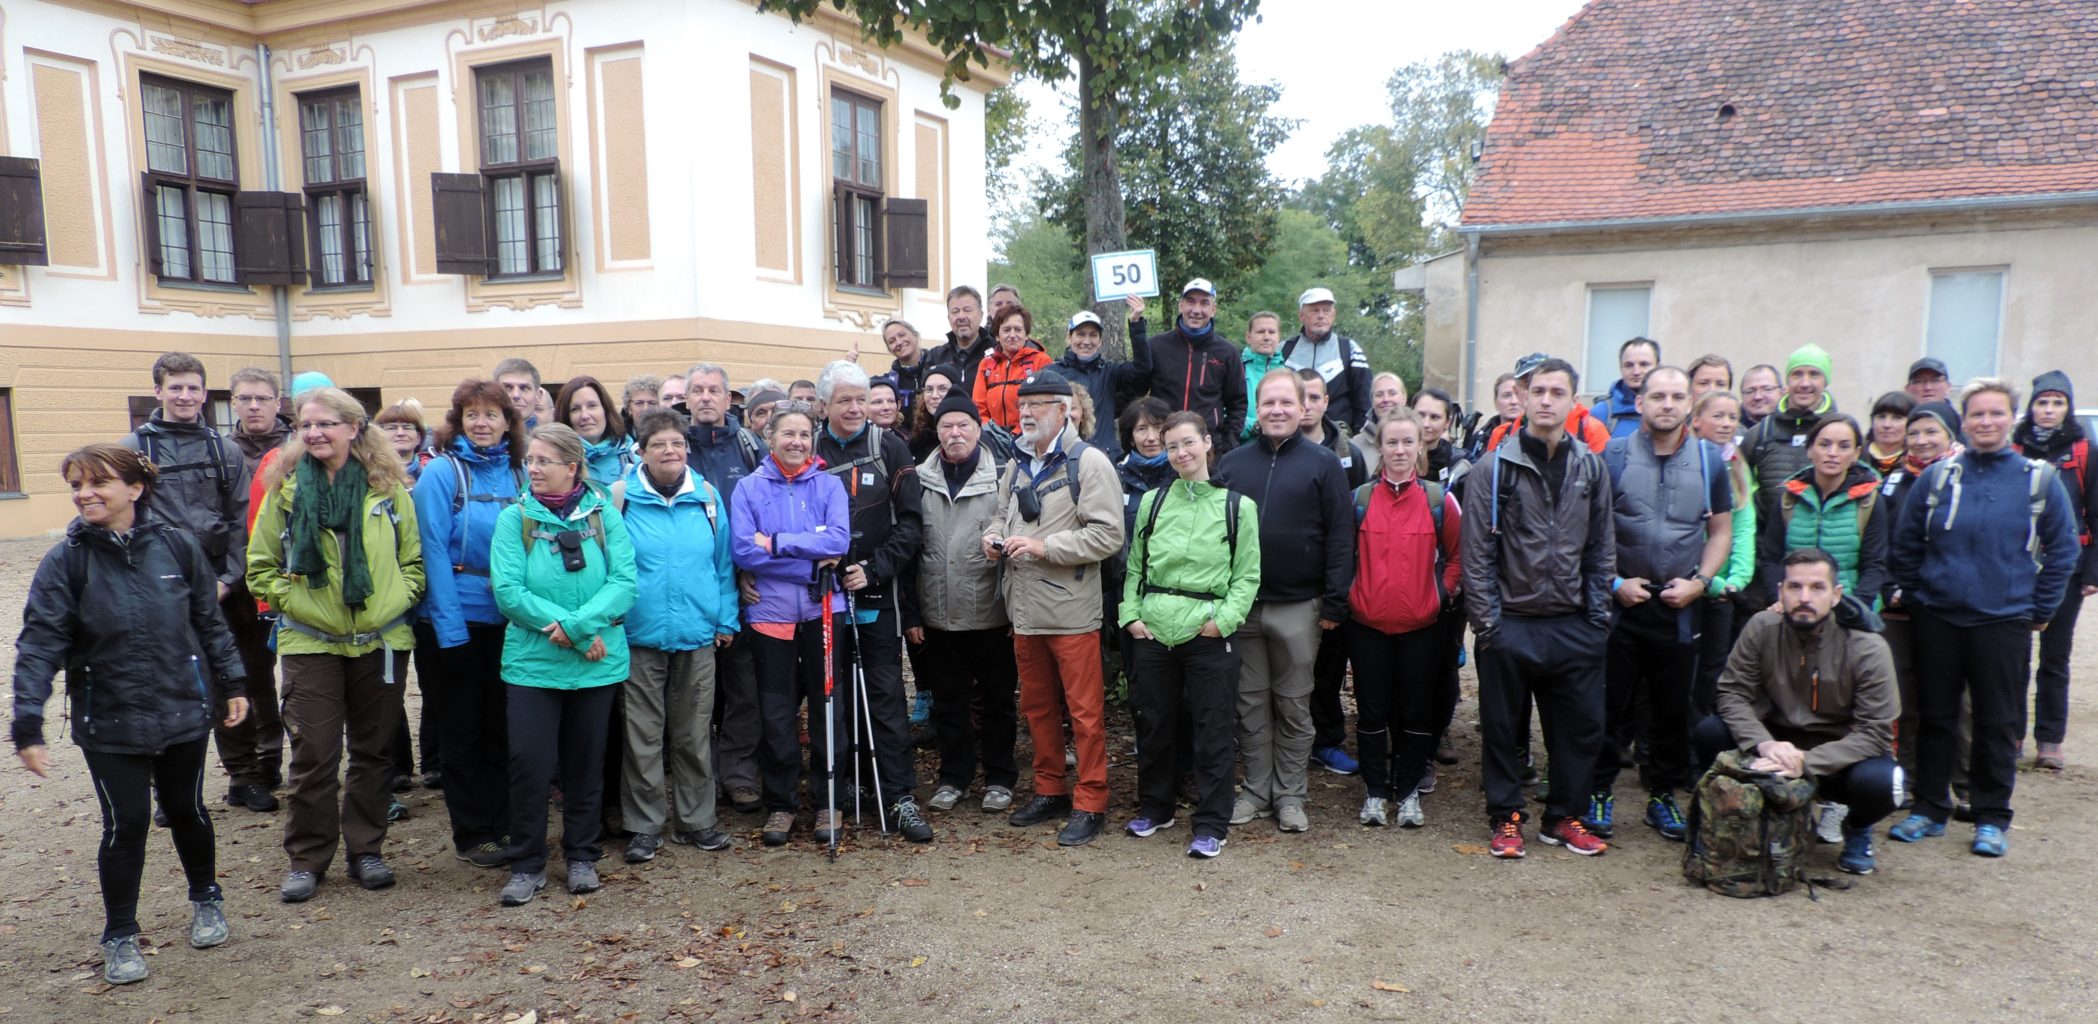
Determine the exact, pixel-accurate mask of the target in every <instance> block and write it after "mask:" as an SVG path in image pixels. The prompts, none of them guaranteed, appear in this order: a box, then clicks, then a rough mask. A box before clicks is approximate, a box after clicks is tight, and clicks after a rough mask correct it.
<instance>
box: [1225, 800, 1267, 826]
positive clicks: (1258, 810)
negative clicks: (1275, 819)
mask: <svg viewBox="0 0 2098 1024" xmlns="http://www.w3.org/2000/svg"><path fill="white" fill-rule="evenodd" d="M1274 813H1275V812H1274V811H1273V810H1270V809H1269V808H1266V807H1262V806H1260V805H1259V804H1256V803H1254V802H1253V801H1252V800H1250V799H1248V798H1246V797H1239V798H1238V799H1236V800H1233V801H1232V802H1231V823H1232V824H1233V825H1245V824H1248V823H1250V822H1252V821H1253V820H1254V819H1256V818H1265V817H1268V816H1269V815H1272V814H1274Z"/></svg>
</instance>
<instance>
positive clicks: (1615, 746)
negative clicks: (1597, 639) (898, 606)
mask: <svg viewBox="0 0 2098 1024" xmlns="http://www.w3.org/2000/svg"><path fill="white" fill-rule="evenodd" d="M1703 605H1704V602H1702V601H1698V602H1693V603H1692V604H1691V605H1690V606H1689V607H1688V608H1670V607H1668V606H1667V605H1665V604H1662V603H1661V601H1660V599H1659V598H1651V599H1649V600H1648V601H1647V602H1646V603H1645V604H1641V605H1636V606H1634V607H1631V608H1626V609H1623V612H1622V614H1620V615H1619V616H1618V618H1617V626H1616V628H1615V629H1612V630H1611V631H1610V653H1609V659H1608V663H1607V664H1608V667H1607V668H1606V669H1605V672H1604V678H1605V680H1606V682H1605V684H1604V692H1605V696H1604V700H1605V713H1604V725H1603V750H1602V754H1601V756H1600V757H1598V758H1597V760H1596V765H1595V792H1597V793H1607V792H1610V791H1611V790H1612V789H1614V788H1615V787H1616V785H1617V773H1618V772H1619V771H1621V770H1623V769H1624V768H1627V767H1629V765H1627V764H1625V762H1624V749H1625V747H1626V746H1628V745H1629V744H1631V743H1632V742H1633V741H1634V740H1637V741H1638V742H1639V745H1640V747H1641V748H1642V749H1644V750H1645V751H1646V763H1645V764H1644V765H1642V766H1640V768H1639V780H1640V782H1642V783H1643V784H1645V786H1646V791H1647V792H1649V793H1655V794H1659V793H1667V792H1670V791H1672V790H1675V789H1678V788H1681V787H1686V786H1689V785H1690V784H1691V783H1693V782H1696V781H1697V780H1696V779H1695V778H1693V777H1692V776H1691V774H1690V724H1691V723H1690V690H1691V687H1692V685H1693V683H1694V682H1695V680H1696V678H1697V645H1698V631H1699V629H1700V628H1701V625H1700V624H1701V622H1702V621H1703V618H1704V612H1703Z"/></svg>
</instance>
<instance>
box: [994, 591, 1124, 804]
mask: <svg viewBox="0 0 2098 1024" xmlns="http://www.w3.org/2000/svg"><path fill="white" fill-rule="evenodd" d="M1013 660H1015V661H1016V662H1018V663H1019V666H1020V713H1021V714H1023V715H1026V716H1027V733H1028V735H1029V736H1031V737H1032V738H1033V739H1034V791H1035V792H1036V793H1037V794H1039V795H1042V796H1065V795H1069V796H1070V797H1071V807H1072V809H1073V810H1079V811H1092V812H1094V813H1096V814H1105V813H1106V812H1107V692H1106V689H1105V685H1104V683H1103V681H1102V680H1101V678H1100V631H1099V630H1091V631H1088V632H1084V633H1074V634H1069V635H1048V634H1024V633H1016V634H1014V635H1013ZM1066 714H1069V715H1070V716H1071V733H1072V742H1073V743H1074V744H1075V745H1076V746H1077V747H1078V785H1077V786H1076V787H1075V788H1073V786H1072V785H1071V780H1070V777H1069V773H1068V770H1067V769H1066V767H1065V765H1064V715H1066Z"/></svg>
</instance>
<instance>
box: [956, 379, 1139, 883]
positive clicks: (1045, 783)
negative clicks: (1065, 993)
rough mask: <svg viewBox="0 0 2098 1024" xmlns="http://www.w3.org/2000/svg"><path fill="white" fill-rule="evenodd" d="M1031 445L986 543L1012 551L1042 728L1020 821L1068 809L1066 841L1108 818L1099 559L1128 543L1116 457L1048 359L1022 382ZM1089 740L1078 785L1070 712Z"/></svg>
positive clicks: (1018, 616) (1025, 437)
mask: <svg viewBox="0 0 2098 1024" xmlns="http://www.w3.org/2000/svg"><path fill="white" fill-rule="evenodd" d="M1019 399H1020V439H1019V441H1020V451H1019V457H1018V459H1016V460H1015V461H1014V463H1013V467H1012V469H1011V470H1009V471H1008V472H1006V473H1005V474H1004V476H1003V478H1002V479H1001V480H1000V481H999V484H998V512H997V514H996V515H995V516H994V517H993V518H992V520H991V523H990V526H989V527H987V528H986V529H985V530H984V535H983V544H984V553H985V554H986V555H989V556H990V557H992V558H1001V559H1003V560H1004V563H1005V583H1004V587H1005V600H1006V610H1007V612H1008V613H1009V614H1010V615H1011V616H1012V623H1013V654H1014V658H1015V660H1017V661H1018V663H1019V668H1020V711H1021V713H1022V714H1024V715H1026V716H1027V731H1028V733H1029V735H1031V736H1032V737H1033V739H1034V794H1035V795H1034V799H1033V800H1030V801H1028V803H1027V804H1026V805H1025V806H1023V807H1021V808H1020V809H1019V810H1018V811H1015V812H1013V816H1012V818H1011V819H1010V820H1011V822H1012V824H1014V825H1017V826H1019V827H1022V828H1027V827H1032V826H1034V825H1039V824H1041V823H1043V822H1045V821H1049V820H1051V819H1053V818H1056V817H1057V816H1059V815H1062V814H1065V813H1066V812H1068V813H1069V819H1068V820H1067V821H1066V822H1065V824H1064V827H1063V830H1062V831H1060V832H1059V833H1058V834H1057V837H1056V841H1057V842H1058V843H1060V844H1062V845H1064V846H1083V845H1085V844H1086V843H1089V842H1092V841H1093V839H1094V838H1095V837H1096V836H1098V835H1099V834H1100V831H1101V829H1102V827H1103V826H1104V823H1105V822H1106V819H1107V726H1106V716H1105V705H1106V690H1105V686H1104V682H1103V680H1102V679H1101V675H1100V603H1101V602H1100V579H1099V573H1100V571H1101V566H1100V563H1101V562H1103V561H1105V560H1107V559H1108V558H1111V557H1113V556H1114V555H1115V553H1117V552H1119V551H1121V550H1122V486H1121V481H1120V479H1119V478H1118V477H1117V476H1116V474H1115V468H1114V463H1113V462H1111V461H1109V459H1108V457H1107V455H1106V454H1105V453H1103V452H1101V451H1100V450H1099V449H1097V448H1094V447H1092V446H1091V445H1088V444H1086V443H1084V442H1083V441H1081V440H1080V439H1079V436H1078V432H1077V430H1076V429H1075V428H1072V427H1071V426H1070V425H1069V417H1070V410H1071V403H1072V397H1071V384H1070V382H1069V381H1067V380H1065V379H1064V377H1063V375H1062V374H1059V373H1057V372H1056V371H1055V370H1053V369H1047V368H1045V369H1042V370H1038V371H1036V372H1035V373H1034V374H1032V375H1030V376H1029V377H1027V378H1026V379H1025V380H1024V381H1022V382H1021V384H1020V394H1019ZM1066 714H1069V715H1070V717H1071V732H1072V734H1073V741H1074V743H1075V744H1076V746H1077V748H1078V780H1077V785H1076V787H1075V788H1074V787H1073V785H1072V783H1071V779H1070V778H1069V774H1068V772H1067V770H1066V768H1065V764H1064V756H1063V755H1064V750H1063V747H1064V743H1063V739H1064V732H1063V719H1064V716H1065V715H1066Z"/></svg>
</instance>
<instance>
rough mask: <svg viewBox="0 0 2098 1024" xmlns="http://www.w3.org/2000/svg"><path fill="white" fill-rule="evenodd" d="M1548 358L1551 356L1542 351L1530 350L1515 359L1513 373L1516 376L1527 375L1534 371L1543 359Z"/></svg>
mask: <svg viewBox="0 0 2098 1024" xmlns="http://www.w3.org/2000/svg"><path fill="white" fill-rule="evenodd" d="M1550 358H1551V356H1548V355H1545V354H1544V353H1542V352H1532V353H1530V354H1529V355H1526V356H1524V357H1522V358H1521V359H1518V360H1516V361H1515V375H1516V376H1517V377H1527V376H1529V375H1531V374H1533V373H1536V372H1537V368H1538V367H1540V366H1543V365H1544V361H1545V360H1547V359H1550Z"/></svg>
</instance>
